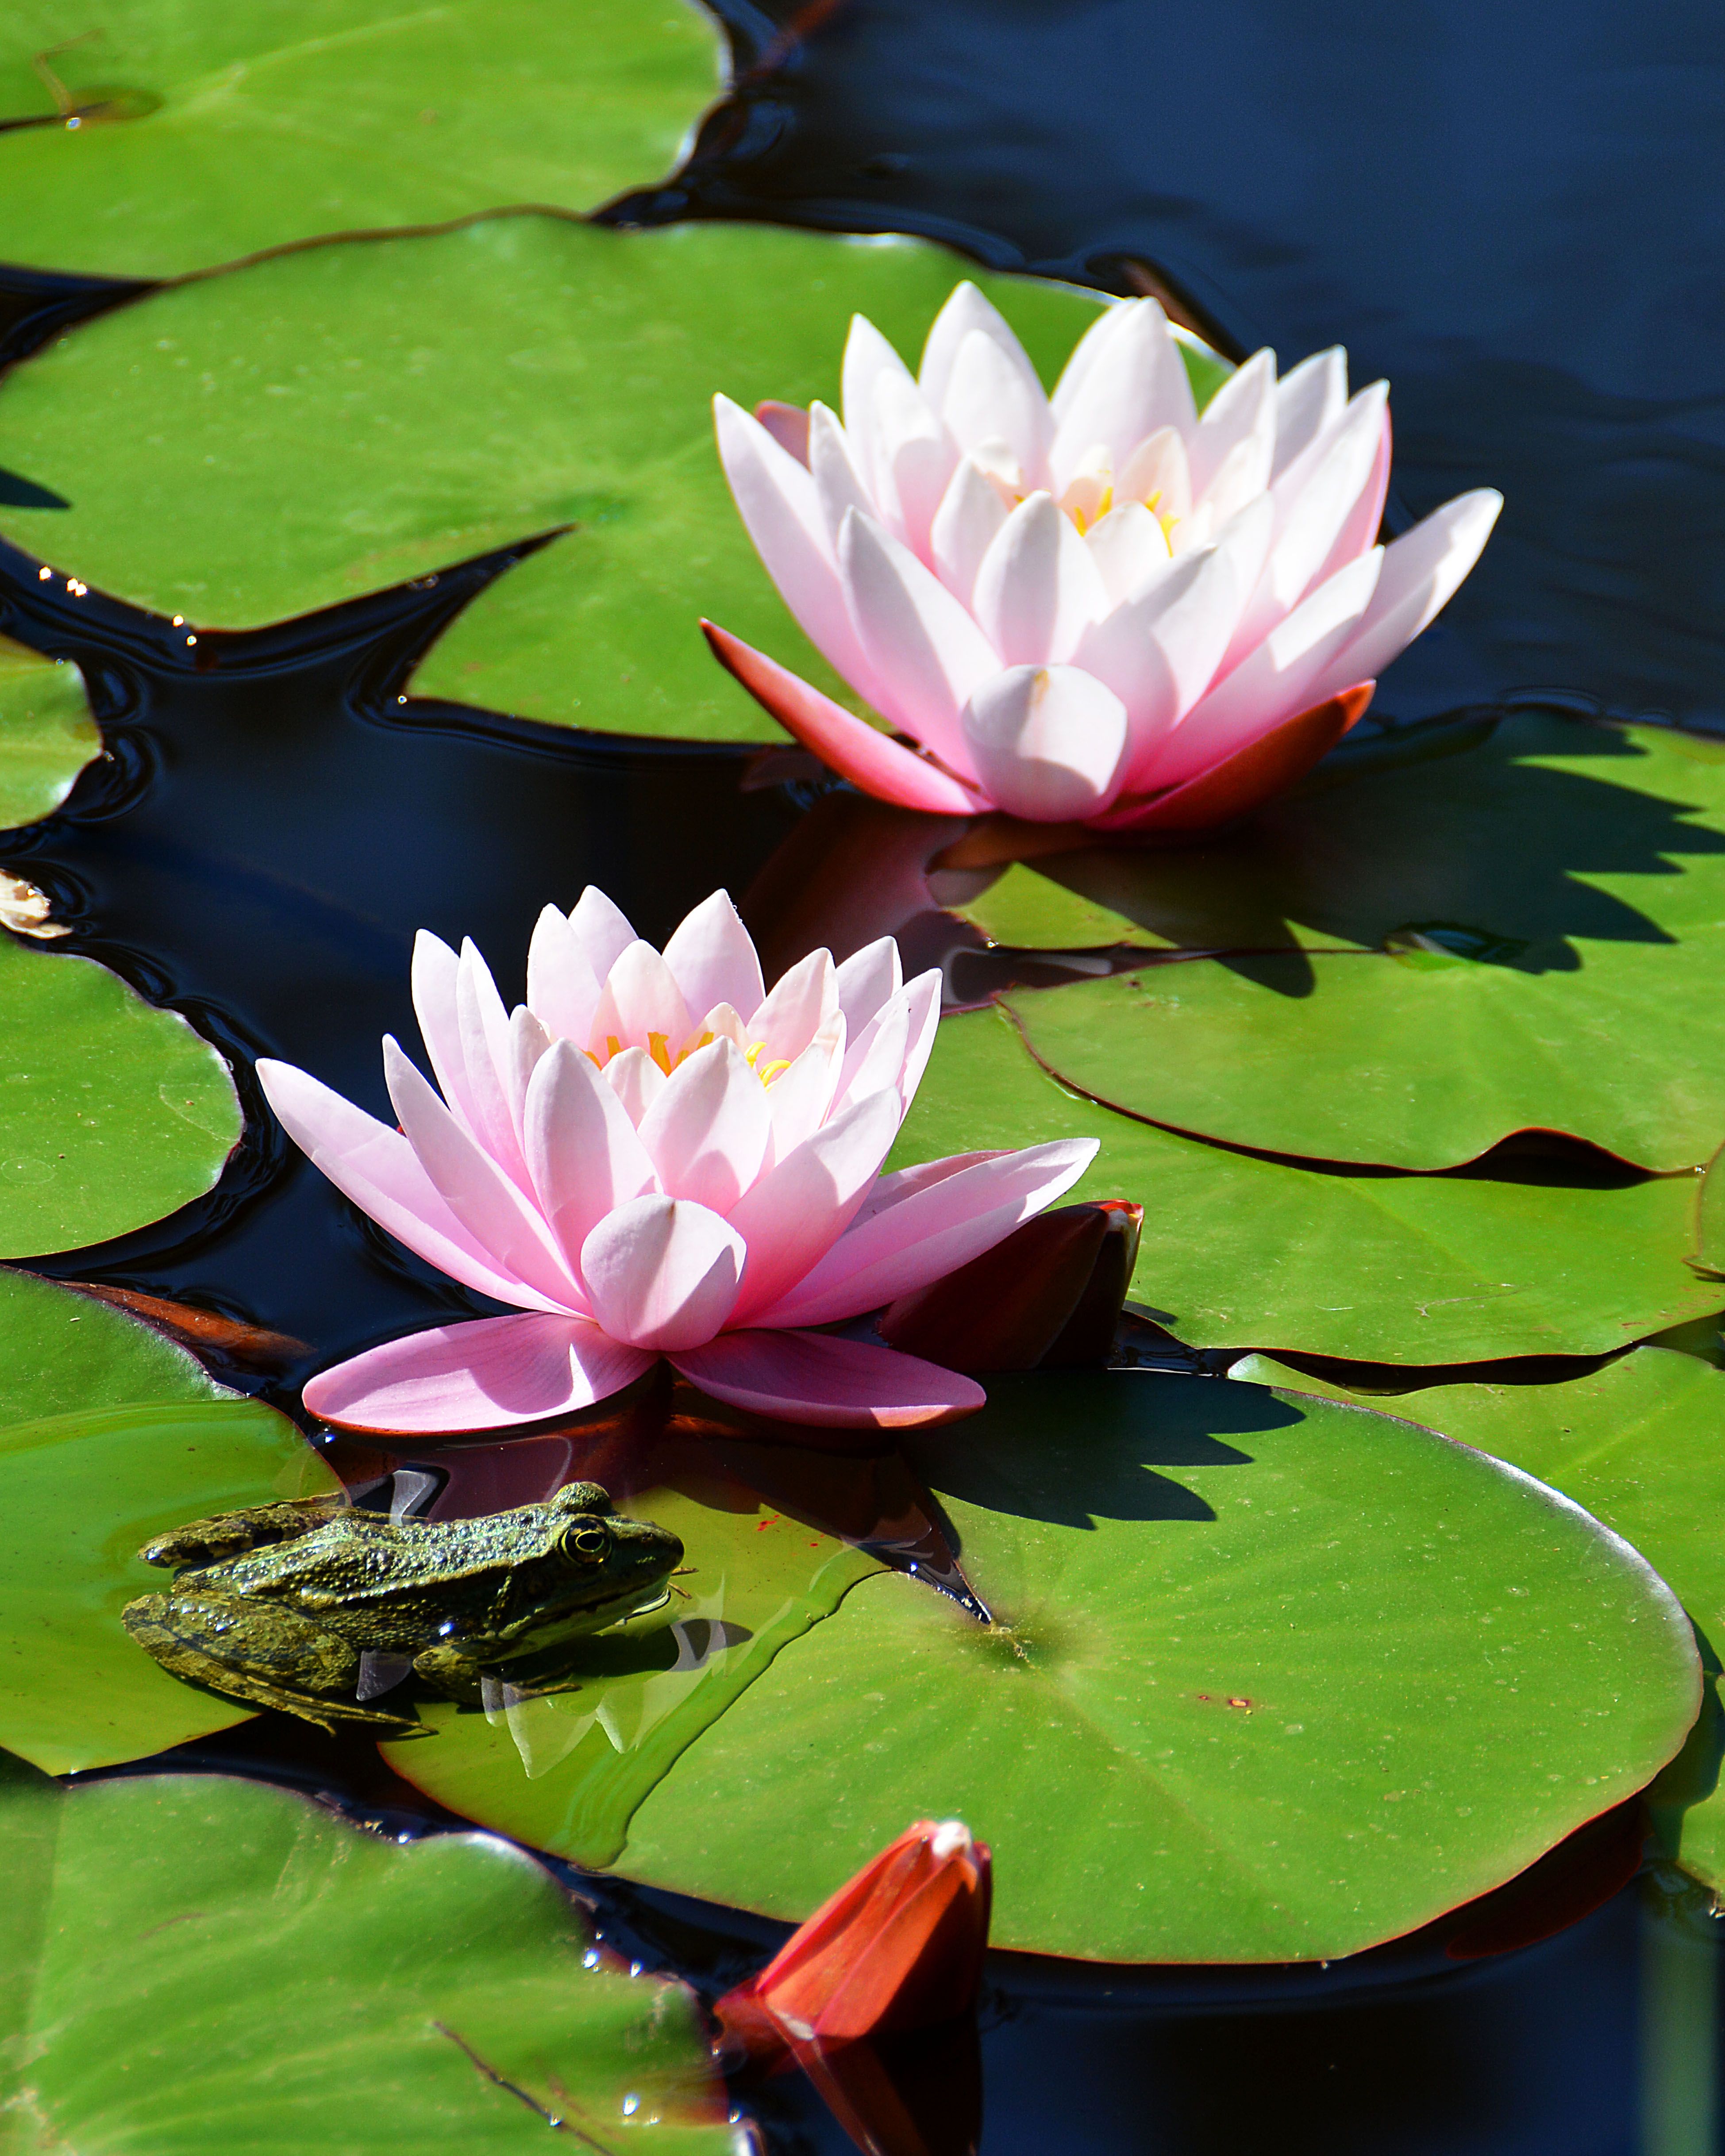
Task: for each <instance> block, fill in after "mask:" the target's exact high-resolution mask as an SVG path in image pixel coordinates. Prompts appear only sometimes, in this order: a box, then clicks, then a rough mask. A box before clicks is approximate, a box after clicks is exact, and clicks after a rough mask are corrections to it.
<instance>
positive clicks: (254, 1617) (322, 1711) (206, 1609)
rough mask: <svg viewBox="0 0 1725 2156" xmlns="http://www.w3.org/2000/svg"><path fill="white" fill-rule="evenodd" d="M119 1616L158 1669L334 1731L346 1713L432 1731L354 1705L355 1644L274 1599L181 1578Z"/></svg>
mask: <svg viewBox="0 0 1725 2156" xmlns="http://www.w3.org/2000/svg"><path fill="white" fill-rule="evenodd" d="M121 1623H122V1624H124V1625H125V1626H126V1630H127V1631H128V1632H130V1633H131V1636H132V1637H133V1639H134V1640H136V1641H137V1643H138V1645H140V1646H141V1648H142V1649H143V1650H144V1651H145V1653H146V1655H152V1656H153V1657H154V1658H155V1660H156V1661H158V1662H160V1663H161V1665H162V1667H163V1669H165V1670H167V1671H170V1672H171V1673H172V1675H173V1676H177V1677H181V1678H183V1679H184V1680H185V1681H186V1682H187V1683H188V1684H195V1685H202V1686H203V1687H204V1688H205V1690H207V1691H214V1692H219V1693H220V1694H221V1695H222V1697H223V1698H224V1699H232V1700H238V1701H239V1702H241V1704H242V1705H244V1706H246V1707H280V1709H281V1710H282V1712H284V1713H286V1714H296V1715H298V1716H299V1717H300V1719H301V1720H302V1721H305V1722H316V1723H317V1724H318V1726H319V1727H321V1728H324V1729H326V1730H328V1731H329V1732H330V1734H331V1736H334V1735H335V1734H336V1730H337V1728H338V1727H340V1725H341V1724H342V1723H343V1722H346V1723H348V1724H349V1725H353V1726H357V1727H360V1728H363V1729H375V1730H377V1731H378V1732H381V1733H383V1734H386V1735H388V1736H392V1737H429V1736H430V1735H432V1733H433V1732H432V1731H431V1729H430V1727H429V1725H428V1724H426V1723H425V1722H418V1721H414V1720H413V1719H410V1718H409V1717H405V1716H403V1715H398V1714H386V1713H384V1712H382V1710H381V1709H379V1708H377V1707H361V1706H360V1705H359V1704H358V1703H357V1701H356V1700H355V1699H354V1697H353V1691H354V1686H355V1681H356V1680H357V1677H358V1676H359V1651H358V1650H357V1648H355V1647H352V1646H350V1645H348V1643H347V1640H341V1639H338V1638H337V1637H336V1635H334V1634H333V1633H331V1632H326V1631H324V1630H322V1629H321V1627H320V1626H318V1625H315V1624H313V1623H312V1622H311V1620H310V1619H309V1618H305V1617H302V1616H300V1614H299V1613H298V1611H296V1610H293V1609H283V1608H282V1607H281V1606H280V1604H278V1603H272V1602H265V1601H261V1600H252V1599H249V1598H245V1597H242V1596H240V1595H230V1594H218V1593H217V1592H216V1591H215V1590H213V1589H209V1588H199V1587H182V1588H179V1589H176V1590H175V1591H174V1592H173V1593H172V1594H144V1595H140V1596H139V1598H138V1599H137V1600H136V1602H128V1603H127V1604H126V1608H125V1609H124V1610H122V1611H121ZM343 1695H345V1697H343Z"/></svg>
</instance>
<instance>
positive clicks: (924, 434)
mask: <svg viewBox="0 0 1725 2156" xmlns="http://www.w3.org/2000/svg"><path fill="white" fill-rule="evenodd" d="M874 397H875V459H876V469H877V470H878V472H879V473H880V475H881V477H882V479H883V480H884V482H885V484H886V486H887V487H888V488H889V489H890V490H891V500H894V501H895V502H896V504H897V506H898V534H899V536H900V537H901V539H902V540H903V541H904V542H905V544H906V546H907V547H910V548H911V552H913V553H915V554H916V556H917V557H918V558H919V559H920V560H922V561H924V562H926V561H927V559H928V527H929V526H930V525H931V524H932V522H933V521H934V512H935V511H936V510H937V509H938V508H939V506H940V502H941V496H942V495H943V494H944V493H945V492H946V490H947V480H949V479H950V478H951V477H952V467H953V465H955V464H956V463H957V460H958V453H957V449H955V448H954V447H953V444H952V436H951V435H950V434H948V433H947V429H946V428H945V427H944V426H943V425H942V423H941V420H940V418H939V417H938V415H937V413H934V412H932V411H931V410H930V409H929V407H928V403H927V398H924V396H923V394H922V391H921V390H920V389H919V388H917V387H916V383H915V382H913V381H912V380H911V377H910V376H909V375H908V374H900V373H895V372H891V370H889V369H887V368H885V367H883V368H882V369H881V370H880V372H879V373H878V374H876V376H875V389H874ZM889 521H890V520H889Z"/></svg>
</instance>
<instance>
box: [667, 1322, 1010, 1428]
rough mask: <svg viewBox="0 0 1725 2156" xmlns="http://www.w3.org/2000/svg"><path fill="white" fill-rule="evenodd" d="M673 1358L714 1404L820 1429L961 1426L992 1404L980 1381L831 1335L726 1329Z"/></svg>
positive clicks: (859, 1341) (869, 1344)
mask: <svg viewBox="0 0 1725 2156" xmlns="http://www.w3.org/2000/svg"><path fill="white" fill-rule="evenodd" d="M670 1360H671V1361H672V1363H675V1366H676V1368H678V1369H679V1370H680V1371H681V1372H682V1373H683V1375H684V1376H685V1378H688V1380H689V1382H690V1383H691V1384H693V1385H699V1386H700V1388H701V1390H702V1391H703V1392H705V1393H711V1394H712V1396H713V1398H714V1399H720V1400H725V1401H727V1402H728V1403H729V1404H731V1405H732V1407H738V1408H742V1409H747V1411H748V1412H749V1413H750V1414H758V1415H766V1416H768V1417H769V1418H770V1419H773V1420H774V1421H776V1422H795V1423H803V1424H809V1425H810V1426H812V1427H814V1428H815V1429H825V1430H905V1429H911V1428H915V1427H916V1426H918V1425H922V1426H927V1425H928V1424H933V1423H943V1422H954V1421H956V1420H957V1419H958V1418H959V1417H960V1416H961V1415H968V1414H975V1413H976V1411H977V1409H978V1408H980V1407H983V1406H986V1405H987V1404H988V1394H986V1393H984V1392H983V1389H982V1387H981V1386H980V1385H979V1384H978V1383H977V1382H976V1380H975V1379H974V1378H964V1377H961V1376H960V1375H959V1374H958V1373H957V1371H956V1370H943V1369H942V1368H940V1367H939V1366H938V1364H937V1363H925V1362H923V1361H922V1359H921V1358H919V1357H917V1356H915V1355H901V1354H900V1353H898V1352H897V1350H896V1348H892V1347H876V1346H875V1344H874V1343H873V1342H871V1341H866V1340H844V1339H839V1338H836V1337H834V1336H833V1335H832V1334H830V1333H825V1332H722V1333H721V1334H720V1336H719V1337H718V1338H717V1339H716V1340H710V1341H708V1342H707V1343H706V1346H705V1347H694V1348H689V1349H685V1350H684V1351H682V1352H681V1353H677V1354H675V1355H673V1356H672V1357H671V1358H670Z"/></svg>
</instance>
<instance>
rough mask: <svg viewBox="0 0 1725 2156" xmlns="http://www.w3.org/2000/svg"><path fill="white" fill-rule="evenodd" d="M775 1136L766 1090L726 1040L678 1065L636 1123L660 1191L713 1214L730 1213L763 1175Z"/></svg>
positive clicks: (730, 1042)
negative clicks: (701, 1206) (769, 1140)
mask: <svg viewBox="0 0 1725 2156" xmlns="http://www.w3.org/2000/svg"><path fill="white" fill-rule="evenodd" d="M772 1130H773V1117H772V1114H771V1111H769V1109H768V1105H767V1095H766V1091H765V1089H764V1088H763V1087H762V1084H761V1081H760V1080H759V1079H758V1078H757V1076H756V1075H755V1074H754V1072H753V1071H752V1070H750V1068H749V1066H748V1064H747V1061H746V1060H744V1058H743V1056H742V1053H741V1051H740V1050H738V1049H737V1045H736V1044H735V1043H734V1042H732V1041H729V1040H715V1041H713V1042H711V1044H710V1045H708V1046H707V1047H706V1048H698V1049H696V1051H695V1053H694V1054H693V1055H691V1056H689V1057H687V1058H686V1059H685V1060H684V1061H683V1062H682V1063H680V1064H679V1065H678V1066H677V1068H676V1069H675V1070H673V1071H672V1073H671V1075H670V1078H669V1079H668V1080H667V1081H666V1082H665V1086H664V1089H663V1091H661V1092H660V1095H659V1097H658V1098H657V1099H656V1100H655V1101H654V1103H653V1105H652V1106H651V1107H650V1108H649V1109H648V1111H647V1112H646V1113H645V1115H644V1116H642V1118H641V1121H640V1125H639V1132H640V1142H641V1143H642V1144H643V1145H644V1147H646V1149H647V1152H648V1153H649V1156H650V1158H651V1159H652V1162H653V1166H654V1168H655V1171H656V1172H657V1174H658V1178H659V1188H660V1190H661V1191H663V1192H664V1193H665V1195H666V1196H668V1197H670V1198H688V1199H693V1200H694V1201H695V1203H696V1204H698V1205H706V1206H709V1207H711V1209H712V1210H713V1211H714V1212H716V1213H728V1212H729V1211H730V1209H731V1208H732V1206H733V1205H734V1204H736V1203H737V1199H739V1198H740V1197H741V1196H742V1193H743V1192H744V1191H745V1190H747V1188H748V1187H749V1185H750V1184H751V1183H752V1182H753V1181H754V1179H755V1178H756V1176H757V1175H758V1174H759V1173H760V1170H761V1163H762V1161H763V1160H764V1159H765V1158H766V1155H767V1143H768V1138H769V1137H770V1136H771V1135H772Z"/></svg>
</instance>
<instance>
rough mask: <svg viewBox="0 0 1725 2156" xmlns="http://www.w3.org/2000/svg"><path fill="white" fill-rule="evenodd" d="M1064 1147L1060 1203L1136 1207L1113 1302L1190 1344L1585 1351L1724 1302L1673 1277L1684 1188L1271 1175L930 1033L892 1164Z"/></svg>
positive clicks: (1683, 1180)
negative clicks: (1139, 1221)
mask: <svg viewBox="0 0 1725 2156" xmlns="http://www.w3.org/2000/svg"><path fill="white" fill-rule="evenodd" d="M1063 993H1064V992H1063ZM1081 1136H1092V1137H1098V1138H1100V1139H1101V1153H1100V1154H1099V1156H1098V1158H1097V1159H1096V1164H1095V1166H1094V1167H1093V1168H1091V1170H1090V1171H1089V1173H1087V1174H1086V1177H1085V1178H1084V1180H1083V1181H1082V1182H1081V1183H1079V1184H1078V1185H1077V1187H1076V1190H1075V1191H1074V1193H1073V1195H1074V1196H1075V1197H1076V1198H1086V1197H1088V1198H1105V1197H1120V1198H1132V1199H1137V1200H1139V1201H1140V1202H1141V1203H1142V1204H1143V1207H1144V1209H1145V1210H1144V1232H1143V1240H1142V1244H1141V1245H1140V1247H1139V1255H1138V1264H1137V1272H1136V1273H1135V1275H1134V1276H1133V1285H1132V1294H1133V1296H1135V1298H1137V1300H1139V1301H1142V1302H1143V1303H1144V1304H1146V1305H1147V1306H1150V1307H1151V1308H1153V1310H1154V1311H1155V1312H1156V1313H1157V1315H1158V1317H1160V1318H1161V1320H1162V1322H1163V1323H1164V1324H1165V1325H1167V1326H1168V1329H1169V1330H1170V1331H1171V1332H1174V1333H1176V1334H1178V1337H1180V1338H1181V1339H1182V1340H1184V1341H1187V1342H1190V1343H1191V1344H1192V1345H1193V1346H1194V1347H1240V1348H1246V1347H1281V1348H1290V1349H1299V1350H1301V1351H1303V1352H1305V1353H1311V1354H1322V1355H1340V1356H1347V1357H1350V1358H1357V1359H1360V1360H1363V1361H1368V1362H1390V1363H1467V1362H1482V1361H1486V1360H1489V1359H1491V1358H1494V1357H1497V1356H1504V1355H1546V1354H1564V1355H1595V1354H1600V1353H1606V1352H1607V1351H1609V1350H1610V1349H1613V1348H1616V1347H1624V1346H1625V1345H1627V1344H1628V1343H1629V1342H1631V1341H1634V1340H1637V1339H1640V1338H1643V1337H1645V1336H1646V1335H1647V1334H1648V1333H1651V1332H1659V1331H1661V1330H1662V1329H1663V1328H1664V1327H1666V1326H1670V1325H1676V1324H1679V1323H1681V1322H1683V1321H1684V1320H1686V1319H1688V1318H1691V1317H1702V1316H1704V1315H1705V1314H1707V1312H1710V1311H1713V1310H1717V1308H1718V1307H1719V1306H1720V1304H1721V1302H1722V1301H1725V1296H1722V1292H1721V1289H1720V1285H1719V1282H1718V1281H1717V1280H1712V1281H1709V1280H1707V1279H1706V1278H1704V1277H1702V1276H1699V1275H1697V1273H1696V1272H1695V1270H1692V1267H1691V1266H1690V1265H1688V1264H1687V1263H1686V1258H1687V1256H1688V1255H1689V1253H1690V1252H1691V1250H1692V1249H1693V1247H1694V1240H1693V1239H1694V1219H1693V1212H1694V1203H1695V1191H1696V1178H1694V1177H1692V1176H1671V1177H1659V1178H1651V1179H1645V1180H1642V1179H1636V1178H1631V1177H1630V1176H1629V1175H1628V1174H1627V1172H1625V1173H1623V1174H1622V1175H1621V1176H1620V1178H1618V1183H1619V1187H1616V1188H1611V1187H1604V1188H1585V1187H1580V1186H1578V1185H1576V1184H1574V1183H1571V1182H1568V1181H1566V1180H1564V1179H1563V1178H1566V1177H1568V1175H1569V1174H1570V1173H1571V1170H1570V1168H1569V1167H1568V1163H1561V1162H1549V1161H1541V1160H1538V1159H1530V1160H1524V1161H1522V1162H1520V1163H1516V1164H1514V1166H1513V1167H1512V1166H1511V1165H1510V1164H1507V1163H1500V1164H1498V1165H1497V1168H1496V1172H1495V1174H1494V1176H1493V1177H1486V1176H1483V1175H1479V1174H1474V1173H1468V1174H1462V1175H1445V1176H1431V1175H1406V1174H1396V1173H1386V1172H1384V1171H1378V1172H1375V1173H1374V1172H1373V1171H1371V1170H1369V1169H1368V1170H1363V1171H1359V1172H1356V1173H1329V1172H1324V1171H1322V1170H1317V1169H1311V1168H1295V1167H1285V1166H1283V1165H1281V1163H1276V1162H1273V1161H1266V1160H1259V1159H1255V1158H1253V1157H1252V1156H1251V1155H1250V1154H1246V1153H1238V1152H1226V1151H1224V1149H1222V1148H1221V1147H1217V1146H1212V1145H1206V1144H1203V1143H1201V1142H1197V1141H1194V1140H1192V1139H1189V1138H1183V1137H1177V1136H1175V1135H1174V1134H1173V1133H1172V1132H1167V1131H1162V1130H1158V1129H1157V1128H1156V1127H1154V1126H1153V1125H1151V1124H1148V1123H1143V1122H1137V1121H1135V1120H1134V1119H1133V1118H1132V1117H1131V1116H1122V1115H1117V1114H1115V1113H1114V1112H1113V1111H1111V1110H1109V1109H1106V1108H1101V1107H1098V1106H1096V1104H1095V1103H1094V1102H1092V1101H1085V1100H1081V1099H1079V1098H1077V1097H1076V1096H1075V1095H1073V1094H1071V1093H1069V1092H1068V1091H1066V1090H1065V1088H1064V1087H1063V1086H1059V1085H1057V1084H1056V1083H1055V1081H1054V1080H1053V1079H1051V1078H1050V1077H1049V1076H1048V1075H1047V1074H1046V1073H1045V1071H1043V1070H1040V1068H1039V1067H1038V1065H1036V1064H1035V1063H1034V1061H1033V1060H1032V1059H1031V1057H1030V1056H1029V1055H1028V1053H1027V1052H1026V1051H1025V1050H1024V1047H1023V1045H1022V1044H1021V1042H1020V1040H1019V1038H1018V1035H1017V1031H1016V1029H1015V1028H1014V1026H1013V1024H1012V1023H1011V1021H1010V1020H1009V1019H1007V1018H1006V1017H1004V1015H1002V1014H996V1013H993V1012H987V1011H984V1012H980V1013H977V1014H973V1015H971V1016H968V1017H962V1018H954V1019H947V1020H946V1021H945V1022H944V1023H943V1024H942V1027H941V1029H940V1032H939V1034H938V1035H937V1039H936V1043H935V1050H934V1055H933V1059H932V1062H931V1064H930V1066H929V1072H928V1075H927V1078H925V1080H924V1081H923V1084H922V1091H921V1092H920V1093H919V1094H918V1096H917V1097H916V1105H915V1106H914V1107H913V1108H912V1110H911V1114H910V1116H909V1118H908V1119H907V1121H906V1124H905V1127H904V1130H903V1132H902V1133H901V1136H900V1139H899V1143H898V1147H897V1149H896V1154H895V1164H897V1165H902V1164H904V1163H908V1162H910V1161H913V1160H926V1159H930V1158H936V1157H937V1156H938V1155H940V1154H942V1153H945V1152H959V1151H962V1150H963V1149H965V1148H967V1147H978V1146H1016V1145H1028V1144H1030V1143H1033V1142H1038V1141H1040V1140H1042V1139H1045V1138H1055V1137H1081ZM1512 1173H1513V1174H1515V1175H1516V1177H1517V1179H1516V1180H1513V1181H1511V1180H1500V1179H1497V1178H1498V1177H1504V1178H1507V1177H1508V1176H1510V1175H1511V1174H1512Z"/></svg>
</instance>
